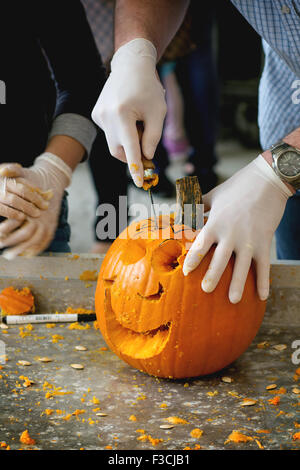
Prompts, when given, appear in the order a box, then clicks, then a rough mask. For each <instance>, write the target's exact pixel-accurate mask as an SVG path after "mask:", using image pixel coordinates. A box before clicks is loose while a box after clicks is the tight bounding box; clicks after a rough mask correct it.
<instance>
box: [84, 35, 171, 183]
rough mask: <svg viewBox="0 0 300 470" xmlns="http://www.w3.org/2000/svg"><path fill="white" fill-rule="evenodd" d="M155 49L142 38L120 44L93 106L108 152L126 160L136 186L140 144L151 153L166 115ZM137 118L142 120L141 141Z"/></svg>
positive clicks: (140, 177)
mask: <svg viewBox="0 0 300 470" xmlns="http://www.w3.org/2000/svg"><path fill="white" fill-rule="evenodd" d="M156 57H157V53H156V49H155V47H154V45H153V44H152V43H151V42H150V41H148V40H146V39H142V38H139V39H134V40H133V41H130V42H128V43H127V44H125V45H123V46H121V47H120V48H119V49H118V50H117V52H116V53H115V54H114V56H113V59H112V61H111V74H110V76H109V78H108V80H107V82H106V83H105V86H104V88H103V90H102V92H101V94H100V96H99V99H98V101H97V103H96V105H95V107H94V110H93V113H92V118H93V120H94V121H95V122H96V123H97V124H98V125H99V126H100V127H101V128H102V129H103V130H104V132H105V135H106V139H107V143H108V147H109V151H110V153H111V155H113V156H114V157H116V158H118V159H119V160H122V161H124V162H126V161H127V163H128V167H129V171H130V173H131V176H132V178H133V181H134V183H135V184H136V186H138V187H141V186H142V185H143V165H142V157H141V146H142V151H143V154H144V155H145V157H146V158H148V159H151V158H153V156H154V152H155V149H156V147H157V144H158V142H159V140H160V137H161V133H162V128H163V122H164V118H165V115H166V102H165V93H164V90H163V87H162V85H161V83H160V81H159V78H158V75H157V72H156ZM137 121H142V122H143V127H144V132H143V136H142V141H141V143H140V139H139V136H138V131H137V127H136V123H137Z"/></svg>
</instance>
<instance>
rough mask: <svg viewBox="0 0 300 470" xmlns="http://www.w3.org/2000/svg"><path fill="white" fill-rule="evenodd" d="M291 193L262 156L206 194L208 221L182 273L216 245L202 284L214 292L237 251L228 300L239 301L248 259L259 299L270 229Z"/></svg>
mask: <svg viewBox="0 0 300 470" xmlns="http://www.w3.org/2000/svg"><path fill="white" fill-rule="evenodd" d="M291 195H292V193H291V191H290V190H289V189H288V187H287V186H286V185H285V184H284V183H283V182H282V181H281V180H280V179H279V178H278V176H277V175H276V174H275V172H274V171H273V170H272V168H271V166H270V165H269V164H268V163H267V162H266V161H265V160H264V158H263V157H262V156H261V155H260V156H258V157H257V158H256V159H255V160H253V161H252V162H251V163H250V164H249V165H247V166H246V167H245V168H243V169H242V170H240V171H239V172H237V173H235V174H234V175H233V176H232V177H231V178H229V179H228V180H227V181H225V183H222V184H220V185H219V186H217V187H216V188H214V189H213V190H212V191H210V192H209V193H207V194H206V195H204V197H203V202H204V204H205V206H206V207H205V209H206V210H209V209H210V213H209V217H208V221H207V223H206V224H205V226H204V227H203V229H202V230H201V232H200V234H199V235H198V236H197V238H196V240H195V242H194V243H193V245H192V247H191V249H190V250H189V252H188V254H187V256H186V259H185V262H184V266H183V273H184V274H185V275H187V274H188V273H189V272H190V271H192V270H193V269H195V268H196V267H197V266H198V264H199V263H200V262H201V259H202V258H203V257H204V256H205V254H206V253H207V252H208V251H209V249H210V248H211V246H212V245H213V244H217V247H216V249H215V252H214V255H213V258H212V260H211V263H210V266H209V268H208V271H207V272H206V274H205V276H204V278H203V280H202V289H203V290H204V291H205V292H212V291H213V290H214V289H215V287H216V286H217V284H218V282H219V280H220V278H221V276H222V274H223V272H224V270H225V268H226V266H227V263H228V261H229V259H230V257H231V255H232V253H235V264H234V271H233V276H232V280H231V284H230V289H229V299H230V301H231V302H232V303H237V302H239V301H240V300H241V298H242V294H243V290H244V285H245V282H246V279H247V275H248V271H249V268H250V265H251V262H252V260H254V262H255V266H256V275H257V291H258V295H259V297H260V298H261V300H265V299H266V298H267V297H268V294H269V284H270V281H269V270H270V247H271V241H272V237H273V235H274V232H275V230H276V228H277V226H278V225H279V222H280V220H281V218H282V216H283V212H284V209H285V206H286V202H287V199H288V198H289V197H290V196H291Z"/></svg>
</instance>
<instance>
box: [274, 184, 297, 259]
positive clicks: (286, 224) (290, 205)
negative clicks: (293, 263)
mask: <svg viewBox="0 0 300 470" xmlns="http://www.w3.org/2000/svg"><path fill="white" fill-rule="evenodd" d="M275 237H276V251H277V257H278V259H296V260H300V190H298V191H297V192H296V193H295V194H294V196H292V197H290V198H289V199H288V202H287V204H286V208H285V211H284V214H283V217H282V219H281V222H280V224H279V226H278V228H277V230H276V233H275Z"/></svg>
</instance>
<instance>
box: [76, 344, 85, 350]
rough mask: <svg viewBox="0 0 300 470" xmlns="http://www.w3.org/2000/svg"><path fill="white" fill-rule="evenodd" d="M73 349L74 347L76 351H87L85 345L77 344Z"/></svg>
mask: <svg viewBox="0 0 300 470" xmlns="http://www.w3.org/2000/svg"><path fill="white" fill-rule="evenodd" d="M75 349H76V350H77V351H87V348H86V347H85V346H80V345H79V346H75Z"/></svg>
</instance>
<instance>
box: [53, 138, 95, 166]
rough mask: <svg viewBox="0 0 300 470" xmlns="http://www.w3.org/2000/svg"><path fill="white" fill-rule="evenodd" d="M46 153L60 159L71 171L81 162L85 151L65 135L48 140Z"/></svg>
mask: <svg viewBox="0 0 300 470" xmlns="http://www.w3.org/2000/svg"><path fill="white" fill-rule="evenodd" d="M45 151H46V152H51V153H53V154H54V155H56V156H57V157H60V158H61V159H62V160H63V161H64V162H65V163H66V164H67V165H68V166H69V167H70V168H71V170H72V171H74V170H75V168H76V166H77V165H78V163H80V162H81V160H82V158H83V156H84V154H85V152H86V150H85V148H84V147H83V145H81V144H80V143H79V142H78V141H77V140H75V139H73V138H72V137H69V136H66V135H55V136H53V137H51V139H50V140H49V142H48V144H47V147H46V149H45Z"/></svg>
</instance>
